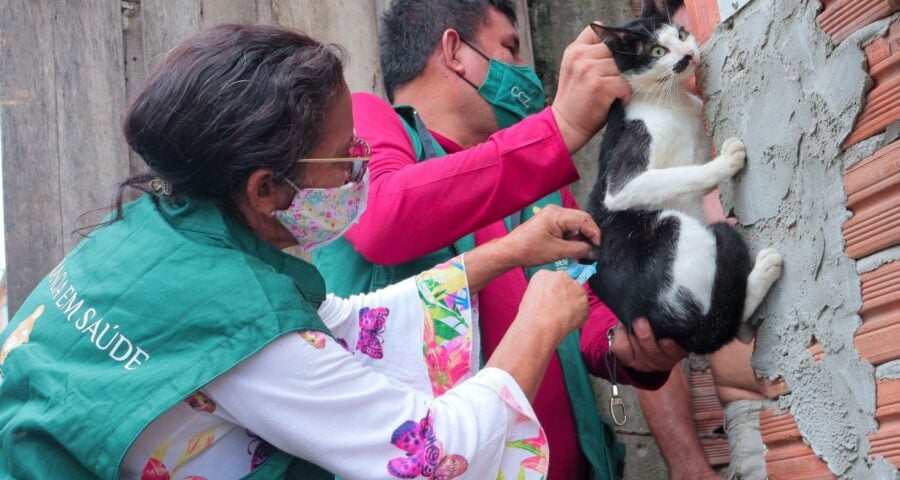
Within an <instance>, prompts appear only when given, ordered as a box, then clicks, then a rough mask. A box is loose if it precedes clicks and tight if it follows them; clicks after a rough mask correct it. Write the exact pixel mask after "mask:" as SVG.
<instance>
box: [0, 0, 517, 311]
mask: <svg viewBox="0 0 900 480" xmlns="http://www.w3.org/2000/svg"><path fill="white" fill-rule="evenodd" d="M389 4H390V0H327V1H325V0H0V126H2V129H3V135H2V140H0V142H2V143H0V148H2V155H3V182H4V183H3V189H4V200H5V222H6V251H7V271H8V279H7V281H8V286H9V311H10V314H13V313H14V312H15V311H16V310H17V309H18V306H19V304H20V303H21V302H22V300H23V299H24V298H25V296H26V295H27V294H28V293H29V292H30V291H31V289H32V288H34V286H35V285H36V284H37V282H38V281H39V280H40V279H41V278H43V276H44V275H45V274H46V273H47V272H48V271H50V270H51V269H52V268H53V267H54V266H55V265H56V264H57V263H58V262H59V261H60V260H61V259H62V258H63V256H64V255H65V253H66V252H68V251H69V250H71V248H72V247H73V246H74V245H75V244H76V243H77V242H78V240H79V239H80V237H79V236H78V235H76V234H74V233H73V231H74V230H75V229H76V228H77V227H80V226H85V225H90V224H92V223H97V221H98V220H99V218H101V216H102V210H101V211H97V212H94V213H93V214H90V215H87V216H86V217H84V218H82V219H81V220H80V221H78V222H77V223H76V220H77V219H78V217H79V216H80V215H81V214H83V213H85V212H89V211H91V210H95V209H104V207H107V206H108V205H110V203H111V200H112V196H113V193H114V191H115V185H116V183H117V182H119V181H122V180H124V179H125V178H127V177H128V176H129V175H132V174H135V173H139V172H141V171H143V170H144V165H143V162H142V161H141V160H140V158H138V157H137V156H136V155H134V154H133V152H130V150H129V149H128V148H127V146H126V145H125V142H124V139H123V138H122V135H121V133H120V121H121V112H122V111H123V110H124V108H125V106H126V104H127V101H128V99H129V98H131V97H132V96H133V95H134V94H135V93H136V92H137V90H138V89H139V88H140V86H141V84H142V83H143V80H144V78H145V76H146V74H147V73H148V72H149V71H151V69H152V68H153V66H154V65H155V64H156V63H157V62H158V61H159V60H160V58H163V56H164V55H165V54H166V52H167V51H168V50H169V49H171V48H172V47H173V46H175V45H176V44H177V43H178V42H179V41H180V40H182V39H183V38H185V37H186V36H188V35H190V34H192V33H194V32H197V31H199V30H201V29H203V28H207V27H210V26H212V25H216V24H220V23H275V24H280V25H285V26H290V27H294V28H298V29H301V30H303V31H305V32H307V33H308V34H310V35H312V36H314V37H316V38H318V39H320V40H322V41H327V42H334V43H338V44H341V45H343V46H344V47H345V48H346V50H347V53H348V59H347V60H348V63H347V69H346V77H347V82H348V84H349V85H350V87H351V89H352V90H356V91H370V92H375V93H378V94H381V93H382V90H381V73H380V71H379V67H378V57H377V48H378V38H377V29H378V22H377V18H378V15H379V14H380V13H381V12H382V11H384V9H385V8H387V6H388V5H389ZM519 8H520V10H521V12H520V25H519V29H520V34H521V35H522V38H523V40H525V42H523V43H524V45H525V57H526V58H528V59H530V58H532V54H531V51H532V50H531V43H530V39H531V35H530V28H529V25H528V16H527V14H526V12H527V10H526V9H527V3H526V0H519Z"/></svg>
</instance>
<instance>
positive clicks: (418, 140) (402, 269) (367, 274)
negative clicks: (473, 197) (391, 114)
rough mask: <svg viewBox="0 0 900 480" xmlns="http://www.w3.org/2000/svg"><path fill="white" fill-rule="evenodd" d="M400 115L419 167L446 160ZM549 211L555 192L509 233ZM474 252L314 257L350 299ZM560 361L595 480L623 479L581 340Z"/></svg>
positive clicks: (322, 251)
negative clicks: (389, 261)
mask: <svg viewBox="0 0 900 480" xmlns="http://www.w3.org/2000/svg"><path fill="white" fill-rule="evenodd" d="M394 110H395V111H396V112H397V115H398V116H399V117H400V119H401V120H402V122H403V125H404V127H406V132H407V133H408V134H409V138H410V140H411V141H412V145H413V150H414V151H415V153H416V158H417V159H418V161H420V162H422V161H426V160H428V159H430V158H435V157H442V156H444V155H446V154H447V152H446V151H445V150H444V149H443V147H441V145H440V144H439V143H438V142H437V141H436V140H435V139H434V137H433V136H432V135H431V134H430V133H429V132H428V129H427V128H426V127H425V124H424V123H423V122H422V119H421V118H420V117H419V115H418V114H417V113H416V111H415V110H414V109H413V108H412V107H411V106H408V105H400V106H396V107H394ZM547 205H560V206H561V205H562V195H561V194H560V192H558V191H557V192H554V193H552V194H550V195H548V196H546V197H544V198H542V199H540V200H538V201H537V202H535V203H534V204H532V205H529V206H528V207H526V208H525V209H524V210H522V211H520V212H517V213H516V214H513V215H511V216H509V217H507V218H506V219H505V223H506V228H507V231H511V230H512V229H514V228H515V227H517V226H518V225H519V224H521V223H522V222H525V221H527V220H528V219H529V218H531V217H532V216H534V214H535V213H537V212H538V211H539V210H540V209H541V208H543V207H545V206H547ZM474 247H475V237H474V234H469V235H466V236H465V237H463V238H461V239H459V240H457V241H456V242H453V244H452V245H450V246H448V247H446V248H443V249H440V250H438V251H436V252H433V253H430V254H428V255H425V256H423V257H420V258H417V259H415V260H412V261H410V262H407V263H404V264H401V265H396V266H384V265H376V264H373V263H371V262H369V261H368V260H366V259H365V258H363V256H362V255H360V254H359V253H358V252H357V251H356V250H355V249H354V248H353V246H352V245H351V244H350V242H348V241H347V240H346V239H344V238H339V239H338V240H335V241H334V242H332V243H331V244H329V245H326V246H325V247H322V248H319V249H317V250H314V251H313V263H314V264H315V265H316V267H318V269H319V271H320V272H321V273H322V276H323V277H324V278H325V283H326V285H327V287H328V291H329V292H333V293H335V294H336V295H338V296H342V297H346V296H350V295H354V294H358V293H364V292H371V291H375V290H378V289H380V288H383V287H385V286H387V285H391V284H393V283H397V282H399V281H401V280H404V279H406V278H409V277H411V276H413V275H416V274H418V273H420V272H422V271H425V270H428V269H429V268H431V267H433V266H435V265H437V264H439V263H441V262H445V261H447V260H449V259H450V258H453V257H455V256H457V255H459V254H460V253H464V252H466V251H468V250H471V249H472V248H474ZM567 267H568V261H567V260H563V261H559V262H556V263H554V264H549V265H543V266H540V267H532V268H528V269H526V270H525V274H526V276H527V278H529V279H530V278H531V276H532V275H534V273H535V272H537V271H538V270H565V269H566V268H567ZM557 354H558V355H559V360H560V363H561V365H562V369H563V376H564V377H565V383H566V390H567V392H568V394H569V399H570V401H571V403H572V410H573V411H574V413H575V424H576V427H577V429H578V439H579V442H580V444H581V448H582V451H583V453H584V455H585V457H587V459H588V462H589V463H590V464H591V468H592V470H593V472H594V478H595V479H598V480H599V479H612V478H618V477H619V476H620V475H619V474H618V470H619V469H618V463H619V461H620V460H621V459H622V458H623V457H624V450H623V447H622V446H621V444H617V443H616V438H615V433H614V431H613V429H612V428H611V427H610V426H609V425H607V424H606V423H605V422H603V420H602V419H601V418H600V415H599V413H598V411H597V404H596V401H595V399H594V391H593V389H592V388H591V382H590V377H589V375H588V371H587V367H586V366H585V365H584V362H583V361H582V359H581V347H580V334H579V332H578V331H575V332H572V333H571V334H570V335H569V336H568V337H566V339H565V340H564V341H563V343H562V344H561V345H560V346H559V348H558V349H557Z"/></svg>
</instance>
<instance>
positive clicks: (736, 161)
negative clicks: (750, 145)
mask: <svg viewBox="0 0 900 480" xmlns="http://www.w3.org/2000/svg"><path fill="white" fill-rule="evenodd" d="M721 152H722V153H721V155H720V158H721V159H722V167H723V169H724V171H725V172H727V176H726V177H725V178H731V177H733V176H734V174H736V173H737V172H739V171H740V170H741V169H742V168H744V165H745V164H746V163H747V147H745V146H744V142H742V141H740V140H739V139H737V138H734V137H732V138H729V139H728V140H725V142H724V143H722V150H721Z"/></svg>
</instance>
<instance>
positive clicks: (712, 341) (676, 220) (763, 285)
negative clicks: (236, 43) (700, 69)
mask: <svg viewBox="0 0 900 480" xmlns="http://www.w3.org/2000/svg"><path fill="white" fill-rule="evenodd" d="M681 3H682V2H680V1H671V0H670V1H669V2H668V5H667V7H668V11H669V12H672V13H674V12H675V9H676V8H677V7H679V6H680V4H681ZM593 27H594V30H595V32H597V34H598V35H599V36H600V37H601V39H602V40H603V41H604V42H605V43H606V45H607V46H608V47H609V48H610V50H611V51H612V52H613V57H614V59H615V61H616V65H617V66H618V67H619V70H620V71H621V72H622V74H623V76H624V77H625V79H626V80H627V81H628V82H629V84H630V85H631V88H632V97H631V100H630V101H629V103H628V104H627V105H622V104H621V103H619V102H616V103H614V104H613V106H612V108H611V109H610V113H609V117H608V120H607V126H606V133H605V135H604V137H603V143H602V146H601V149H600V159H599V163H600V174H599V176H598V177H597V183H596V185H595V186H594V189H593V191H592V192H591V199H590V212H591V214H592V215H593V217H594V219H595V220H596V221H597V223H598V225H600V228H601V229H602V231H603V241H602V244H601V246H600V252H599V253H600V260H599V264H598V266H597V272H598V273H597V274H596V275H595V276H594V277H592V278H591V280H590V286H591V288H592V289H593V291H594V292H595V293H596V294H597V295H598V296H599V297H600V298H601V299H602V300H603V301H604V302H605V303H606V304H607V305H608V306H609V307H610V308H611V309H612V311H613V312H614V313H615V314H616V315H617V316H618V318H619V319H621V320H622V321H623V322H625V323H626V325H629V326H630V322H631V320H632V319H634V318H637V317H639V316H645V317H647V318H648V319H649V320H650V324H651V325H652V327H653V330H654V333H655V335H656V336H657V338H671V339H673V340H675V341H676V342H677V343H678V344H679V345H680V346H681V347H682V348H684V349H686V350H688V351H691V352H695V353H709V352H713V351H715V350H718V349H719V347H721V346H722V345H724V344H725V343H727V342H729V341H730V340H732V339H733V338H735V336H738V337H739V338H740V339H741V340H742V341H745V342H749V341H750V339H751V338H752V336H753V334H754V331H753V328H752V326H750V324H749V323H748V322H747V320H748V319H749V317H750V316H751V315H752V314H753V312H754V310H756V308H757V307H758V306H759V304H760V303H761V302H762V300H763V297H765V295H766V293H767V292H768V291H769V288H770V287H771V286H772V284H773V283H774V282H775V281H776V280H777V279H778V278H779V277H780V276H781V271H782V266H783V263H784V261H783V259H782V257H781V255H780V254H779V253H778V252H776V251H775V250H774V249H771V248H767V249H765V250H763V251H761V252H759V255H757V257H756V263H755V265H754V264H752V263H751V260H750V253H749V250H748V248H747V245H746V244H745V243H744V240H743V239H742V238H741V236H740V234H739V233H738V232H737V231H736V230H735V229H734V228H733V227H732V226H731V225H729V224H727V223H724V222H722V223H715V224H712V225H708V226H707V225H706V223H705V221H704V219H703V212H702V199H703V196H704V195H705V194H706V193H708V192H709V191H711V190H712V189H713V188H715V187H716V186H717V185H718V184H719V183H720V182H722V181H724V180H728V179H729V178H731V177H732V176H734V174H735V173H737V172H738V171H739V170H740V169H741V168H743V167H744V162H745V148H744V144H743V143H742V142H741V141H740V140H738V139H736V138H730V139H728V140H726V141H725V142H724V144H723V145H722V148H721V149H720V151H719V156H718V157H716V158H715V159H714V160H712V161H710V162H707V161H706V160H707V158H708V153H709V151H710V149H709V141H708V139H707V137H706V135H705V133H704V129H703V124H702V121H701V101H700V99H699V98H697V97H696V96H694V95H692V94H690V93H689V92H688V91H687V90H685V88H684V87H683V86H682V82H683V81H684V80H685V79H686V78H687V77H689V76H690V75H691V74H692V73H693V69H694V65H695V63H696V61H697V59H698V54H699V51H698V47H697V42H696V41H695V40H694V38H693V37H692V36H691V35H690V34H689V33H688V32H687V31H685V30H684V29H683V28H681V27H680V26H678V25H677V24H675V23H673V22H672V21H671V19H670V17H669V15H668V14H667V13H666V12H661V11H659V9H658V8H657V6H656V5H655V4H654V2H653V1H652V0H644V5H643V8H642V12H641V15H640V16H639V17H638V18H635V19H633V20H631V21H630V22H628V23H626V24H625V25H622V26H620V27H606V26H602V25H599V24H594V25H593Z"/></svg>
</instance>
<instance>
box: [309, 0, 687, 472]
mask: <svg viewBox="0 0 900 480" xmlns="http://www.w3.org/2000/svg"><path fill="white" fill-rule="evenodd" d="M514 22H515V7H514V1H513V0H393V2H392V3H391V7H390V10H389V11H388V12H387V13H386V14H385V19H384V24H383V29H382V33H381V60H382V68H383V72H384V76H385V87H386V90H387V94H388V97H389V98H390V99H391V101H392V102H393V103H394V105H396V106H397V107H396V108H392V106H391V105H390V104H388V103H386V102H385V101H383V100H381V99H380V98H378V97H375V96H373V95H369V94H355V95H354V96H353V107H354V122H355V126H356V130H357V134H358V135H359V136H360V137H361V138H364V139H366V140H367V141H368V142H369V144H370V146H371V161H370V164H369V176H370V189H369V197H368V206H367V209H366V212H365V214H364V215H363V216H362V218H361V219H360V221H359V223H358V224H356V225H355V226H354V227H353V228H351V229H350V230H349V231H348V232H347V234H346V236H345V238H344V239H342V240H339V241H338V242H335V243H333V244H331V245H329V246H327V247H324V248H322V249H320V250H318V251H316V252H315V254H314V257H313V260H314V262H315V263H316V265H317V266H318V267H319V269H320V271H321V272H322V274H323V276H324V277H325V279H326V283H327V286H328V290H329V291H334V292H335V293H338V294H342V295H349V294H354V293H359V292H362V291H371V290H375V289H378V288H380V287H382V286H385V285H388V284H391V283H393V282H395V281H397V280H400V279H403V278H406V277H409V276H411V275H413V274H415V273H418V272H419V271H421V270H423V269H425V268H428V267H429V266H431V265H434V264H437V263H439V262H441V261H443V260H446V258H449V257H448V256H451V255H453V254H457V253H460V252H463V251H466V250H467V249H469V248H471V247H472V246H473V245H478V244H483V243H486V242H489V241H491V240H493V239H496V238H499V237H501V236H503V235H505V234H506V233H507V232H508V230H509V229H511V228H513V227H514V226H515V224H516V223H518V222H520V221H525V220H527V218H528V217H530V216H531V215H533V213H534V212H535V211H536V209H539V208H545V207H547V206H548V205H561V206H565V207H570V208H577V205H576V202H575V199H574V197H573V196H572V194H571V193H570V192H569V191H568V189H567V188H566V185H568V184H570V183H572V182H574V181H576V180H577V179H578V172H577V171H576V169H575V165H574V164H573V162H572V158H571V155H572V154H573V153H574V152H576V151H577V150H578V149H580V148H581V147H582V146H583V145H584V144H585V143H586V142H587V141H588V140H590V138H591V137H592V136H593V135H594V134H595V133H596V132H597V131H598V130H599V129H600V128H602V126H603V125H604V124H605V121H606V113H607V111H608V110H609V106H610V104H611V103H612V102H613V101H614V100H615V99H617V98H620V99H624V100H627V98H628V96H629V95H630V90H629V88H628V85H627V83H626V82H625V81H624V80H623V79H622V78H621V77H620V76H619V72H618V70H617V68H616V66H615V63H614V62H613V60H612V57H611V55H610V52H609V50H608V49H607V48H606V46H605V45H603V44H601V43H599V40H598V39H597V37H596V36H595V34H594V33H593V32H592V31H591V30H590V29H589V28H588V29H586V30H585V31H584V32H582V34H581V35H580V36H579V37H578V39H576V41H575V42H574V43H572V44H571V45H570V46H569V47H568V48H567V49H566V53H565V54H564V56H563V60H562V64H561V68H560V79H559V85H558V89H557V92H558V94H557V96H556V98H555V99H554V101H553V105H552V107H547V108H543V98H541V96H542V95H543V89H542V88H541V87H540V82H539V81H538V80H537V78H536V76H534V74H533V70H531V69H530V67H525V66H524V61H523V60H522V58H521V57H520V56H519V38H518V35H517V33H516V30H515V27H514ZM535 82H536V83H537V85H535ZM401 105H406V107H401ZM532 113H533V114H532ZM505 127H509V128H505ZM547 208H553V207H547ZM545 268H566V265H550V266H546V267H545ZM531 273H532V272H527V271H523V270H521V269H518V270H512V271H510V272H509V273H507V274H505V275H502V276H500V277H499V278H497V279H496V280H494V282H492V283H491V284H490V285H488V286H487V287H486V288H484V289H483V290H482V292H481V294H480V296H479V309H480V318H481V346H482V351H483V358H488V357H489V356H490V355H491V353H492V352H493V350H494V348H495V347H496V346H497V344H498V342H499V341H500V339H501V338H502V336H503V333H504V332H505V331H506V329H507V328H508V327H509V325H510V324H511V323H512V321H513V319H514V318H515V316H516V314H517V311H518V308H519V303H520V301H521V299H522V295H523V293H524V291H525V288H526V286H527V283H528V278H529V276H530V274H531ZM591 304H592V310H591V315H590V318H589V320H588V323H587V324H586V326H585V327H584V328H583V330H582V332H581V334H580V339H579V338H578V337H575V338H574V339H573V340H572V341H573V342H574V349H573V348H572V347H573V346H572V344H571V342H570V343H569V345H568V349H567V350H566V349H564V348H563V347H560V349H559V350H558V355H557V356H554V358H553V359H552V360H551V361H550V363H549V365H548V366H547V371H546V374H545V377H544V380H543V382H542V384H541V387H540V390H539V392H538V395H537V398H536V400H535V402H534V408H535V411H536V412H537V415H538V417H539V419H540V420H541V423H542V425H543V426H544V428H545V430H546V433H547V436H548V440H549V444H550V449H551V451H552V452H553V456H552V460H553V461H552V462H550V471H549V477H548V478H550V479H551V480H561V479H586V478H613V477H614V476H616V465H615V464H616V460H615V457H616V447H615V445H614V444H613V443H614V442H613V436H612V433H611V429H609V428H608V427H606V426H604V425H603V424H602V422H601V421H600V418H599V416H597V414H596V412H597V407H596V405H595V404H594V401H593V395H592V394H591V392H590V384H589V382H588V380H587V372H590V373H592V374H594V375H598V376H603V377H607V378H608V377H609V376H610V374H612V375H613V377H614V378H612V379H610V380H614V381H618V382H622V383H632V384H637V385H640V386H642V387H645V388H656V387H659V386H660V385H661V384H662V383H664V382H665V379H666V378H667V375H668V371H669V370H670V369H671V368H672V366H674V365H675V364H676V363H677V362H678V361H679V360H680V359H681V358H683V357H684V355H685V352H684V351H683V350H681V349H680V348H679V347H678V346H677V345H675V344H674V342H672V341H671V340H669V339H664V340H661V341H660V342H657V341H656V339H655V338H654V337H653V333H652V331H651V329H650V328H649V325H648V324H647V322H646V319H637V320H636V321H635V322H634V334H633V335H628V334H627V333H626V332H625V330H624V329H623V327H622V326H621V324H619V326H618V327H616V325H617V322H616V319H615V317H614V315H613V314H612V313H611V312H610V311H609V310H608V309H607V308H606V307H605V306H604V305H603V304H602V303H601V302H600V301H599V300H598V299H597V298H596V297H594V296H593V295H591ZM613 328H617V329H616V330H615V332H616V334H615V337H614V338H613V340H611V341H610V340H609V339H608V337H607V333H608V331H610V330H611V329H613ZM610 343H611V344H612V352H613V354H614V355H611V356H609V357H607V355H606V354H607V352H608V351H609V350H610V348H609V347H610ZM607 362H608V363H609V365H607ZM585 366H586V367H587V368H586V369H585ZM608 369H609V370H608ZM608 372H609V373H608ZM646 372H650V373H646ZM585 389H586V390H585Z"/></svg>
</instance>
